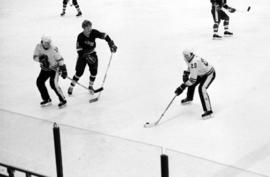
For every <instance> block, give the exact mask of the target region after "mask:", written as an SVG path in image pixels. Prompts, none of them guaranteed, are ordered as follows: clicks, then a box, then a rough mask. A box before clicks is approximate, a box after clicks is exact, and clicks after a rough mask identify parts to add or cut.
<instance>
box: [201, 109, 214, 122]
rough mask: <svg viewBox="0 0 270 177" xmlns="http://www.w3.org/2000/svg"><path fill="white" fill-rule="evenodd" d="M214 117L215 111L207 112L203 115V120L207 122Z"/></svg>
mask: <svg viewBox="0 0 270 177" xmlns="http://www.w3.org/2000/svg"><path fill="white" fill-rule="evenodd" d="M212 116H213V111H206V112H204V113H203V114H202V119H203V120H206V119H209V118H211V117H212Z"/></svg>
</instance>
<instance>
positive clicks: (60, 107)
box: [58, 104, 67, 109]
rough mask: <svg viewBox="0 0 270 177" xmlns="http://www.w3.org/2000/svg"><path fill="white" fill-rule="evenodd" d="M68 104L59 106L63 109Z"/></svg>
mask: <svg viewBox="0 0 270 177" xmlns="http://www.w3.org/2000/svg"><path fill="white" fill-rule="evenodd" d="M66 106H67V104H64V105H62V106H58V108H59V109H63V108H64V107H66Z"/></svg>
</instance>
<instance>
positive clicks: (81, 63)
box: [68, 57, 86, 95]
mask: <svg viewBox="0 0 270 177" xmlns="http://www.w3.org/2000/svg"><path fill="white" fill-rule="evenodd" d="M85 66H86V61H85V59H84V58H80V57H78V59H77V63H76V67H75V71H76V72H75V75H74V76H73V78H72V81H71V83H70V86H69V88H68V94H69V95H72V92H73V87H74V86H75V85H76V83H77V82H78V81H79V79H80V77H81V76H82V75H83V73H84V69H85Z"/></svg>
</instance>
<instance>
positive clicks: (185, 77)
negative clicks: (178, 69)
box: [183, 71, 190, 82]
mask: <svg viewBox="0 0 270 177" xmlns="http://www.w3.org/2000/svg"><path fill="white" fill-rule="evenodd" d="M189 74H190V72H189V71H184V73H183V82H187V81H188V79H189V78H188V77H189Z"/></svg>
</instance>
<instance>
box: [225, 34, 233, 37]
mask: <svg viewBox="0 0 270 177" xmlns="http://www.w3.org/2000/svg"><path fill="white" fill-rule="evenodd" d="M224 37H233V35H228V34H224Z"/></svg>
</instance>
